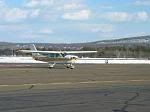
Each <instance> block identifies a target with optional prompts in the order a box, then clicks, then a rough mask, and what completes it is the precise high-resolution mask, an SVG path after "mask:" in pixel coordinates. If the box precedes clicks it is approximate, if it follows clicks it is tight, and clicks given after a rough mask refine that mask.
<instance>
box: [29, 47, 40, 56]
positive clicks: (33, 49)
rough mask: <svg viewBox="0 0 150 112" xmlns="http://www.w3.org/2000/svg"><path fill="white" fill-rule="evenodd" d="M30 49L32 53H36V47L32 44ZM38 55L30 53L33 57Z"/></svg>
mask: <svg viewBox="0 0 150 112" xmlns="http://www.w3.org/2000/svg"><path fill="white" fill-rule="evenodd" d="M30 49H31V50H32V51H37V49H36V47H35V45H34V44H32V45H31V46H30ZM39 55H40V54H39V53H32V56H34V57H36V56H39Z"/></svg>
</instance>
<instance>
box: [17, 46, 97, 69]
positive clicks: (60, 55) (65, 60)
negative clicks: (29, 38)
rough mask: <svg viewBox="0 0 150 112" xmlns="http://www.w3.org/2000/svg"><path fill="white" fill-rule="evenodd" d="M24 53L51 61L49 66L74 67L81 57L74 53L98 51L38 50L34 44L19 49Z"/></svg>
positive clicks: (36, 58) (41, 59) (34, 57)
mask: <svg viewBox="0 0 150 112" xmlns="http://www.w3.org/2000/svg"><path fill="white" fill-rule="evenodd" d="M19 51H20V52H22V53H32V57H33V59H35V60H38V61H44V62H48V63H49V68H53V67H54V66H55V65H56V64H64V65H65V66H66V67H67V68H70V69H74V68H75V66H74V65H73V63H74V62H75V61H76V60H77V59H78V58H79V57H78V56H76V55H72V54H81V53H96V52H97V51H38V50H37V49H36V47H35V45H34V44H33V46H32V47H31V50H19Z"/></svg>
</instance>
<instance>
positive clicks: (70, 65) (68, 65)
mask: <svg viewBox="0 0 150 112" xmlns="http://www.w3.org/2000/svg"><path fill="white" fill-rule="evenodd" d="M66 67H67V68H70V69H74V68H75V66H74V65H72V64H67V66H66Z"/></svg>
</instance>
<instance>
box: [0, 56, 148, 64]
mask: <svg viewBox="0 0 150 112" xmlns="http://www.w3.org/2000/svg"><path fill="white" fill-rule="evenodd" d="M0 63H45V62H42V61H36V60H34V59H33V58H32V57H0ZM75 63H79V64H82V63H87V64H150V60H148V59H136V58H80V59H79V60H77V61H76V62H75Z"/></svg>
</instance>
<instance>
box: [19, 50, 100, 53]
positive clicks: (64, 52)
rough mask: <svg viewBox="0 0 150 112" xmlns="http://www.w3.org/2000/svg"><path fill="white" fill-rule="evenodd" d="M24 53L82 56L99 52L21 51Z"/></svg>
mask: <svg viewBox="0 0 150 112" xmlns="http://www.w3.org/2000/svg"><path fill="white" fill-rule="evenodd" d="M19 51H20V52H23V53H41V54H49V53H52V54H54V53H66V54H82V53H97V51H33V50H19Z"/></svg>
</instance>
